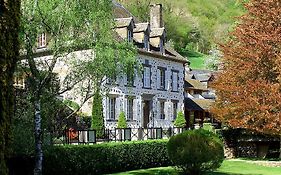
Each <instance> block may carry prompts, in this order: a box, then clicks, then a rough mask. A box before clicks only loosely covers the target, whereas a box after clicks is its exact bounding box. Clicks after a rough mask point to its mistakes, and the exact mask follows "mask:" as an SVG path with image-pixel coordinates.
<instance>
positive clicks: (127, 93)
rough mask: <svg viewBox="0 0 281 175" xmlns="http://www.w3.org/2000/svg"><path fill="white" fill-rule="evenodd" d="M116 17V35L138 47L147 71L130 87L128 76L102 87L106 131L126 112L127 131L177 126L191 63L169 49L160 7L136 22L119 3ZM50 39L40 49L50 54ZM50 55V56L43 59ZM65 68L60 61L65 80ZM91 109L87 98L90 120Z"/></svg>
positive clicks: (70, 94)
mask: <svg viewBox="0 0 281 175" xmlns="http://www.w3.org/2000/svg"><path fill="white" fill-rule="evenodd" d="M113 14H114V16H115V21H116V27H115V28H114V30H115V32H116V33H117V34H118V37H119V39H122V40H127V41H128V42H132V43H133V44H134V45H135V46H137V53H138V54H137V60H138V61H139V63H141V65H142V67H143V68H142V72H141V74H137V73H136V74H135V76H134V79H133V81H132V82H133V83H132V84H129V83H128V81H127V79H128V77H126V76H124V75H123V76H119V77H117V78H116V83H111V81H110V79H108V80H107V81H105V83H104V84H103V87H102V88H106V89H107V91H106V92H107V93H106V95H104V96H103V102H102V103H103V113H104V119H105V126H106V128H115V127H116V126H117V121H118V117H119V114H120V113H121V112H122V111H123V112H124V113H125V116H126V118H127V124H128V127H132V128H138V127H144V128H147V127H163V128H168V127H171V126H173V121H174V120H175V118H176V115H177V112H179V111H183V112H184V79H185V78H184V77H185V67H187V68H188V61H187V59H186V58H184V57H182V56H181V55H180V54H178V53H177V52H176V51H175V50H173V49H172V48H170V47H168V46H167V45H166V30H165V27H164V22H163V16H162V5H161V4H153V5H150V21H149V22H138V19H136V18H135V17H134V16H133V15H132V14H131V13H130V12H129V11H128V10H126V9H125V8H124V7H123V6H122V5H121V4H119V3H117V2H115V1H113ZM47 41H48V38H47V35H46V34H41V35H40V36H39V38H38V49H39V50H41V51H44V50H47V47H48V43H47ZM83 52H85V50H81V51H77V53H76V54H77V59H80V57H81V55H82V54H83ZM86 52H87V51H86ZM48 57H51V55H47V56H44V57H41V58H43V59H45V58H46V59H48ZM82 59H83V58H82ZM67 69H68V68H67V64H66V63H64V62H58V64H57V65H56V67H55V70H54V72H55V73H56V74H57V75H58V77H59V79H60V80H62V79H63V78H62V77H65V76H66V72H67ZM104 92H105V91H104ZM62 98H63V100H65V99H68V100H72V101H76V102H77V103H78V104H79V103H80V101H79V100H80V99H81V97H79V95H77V93H75V91H74V90H71V91H69V92H66V93H64V94H62ZM91 108H92V99H89V100H88V101H87V102H86V103H84V105H83V106H82V108H81V110H82V112H83V113H85V114H87V115H89V116H91V114H92V111H91Z"/></svg>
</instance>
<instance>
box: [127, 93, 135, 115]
mask: <svg viewBox="0 0 281 175" xmlns="http://www.w3.org/2000/svg"><path fill="white" fill-rule="evenodd" d="M133 102H134V100H133V99H132V98H128V99H127V120H133V106H134V105H133Z"/></svg>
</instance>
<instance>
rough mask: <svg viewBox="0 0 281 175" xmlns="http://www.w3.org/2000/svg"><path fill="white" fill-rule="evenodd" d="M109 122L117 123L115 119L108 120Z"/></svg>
mask: <svg viewBox="0 0 281 175" xmlns="http://www.w3.org/2000/svg"><path fill="white" fill-rule="evenodd" d="M106 121H107V122H117V120H115V119H106Z"/></svg>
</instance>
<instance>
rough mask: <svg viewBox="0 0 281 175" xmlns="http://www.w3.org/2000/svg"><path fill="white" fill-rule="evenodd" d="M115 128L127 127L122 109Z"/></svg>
mask: <svg viewBox="0 0 281 175" xmlns="http://www.w3.org/2000/svg"><path fill="white" fill-rule="evenodd" d="M117 128H127V121H126V116H125V113H124V111H122V112H121V113H120V115H119V118H118V123H117Z"/></svg>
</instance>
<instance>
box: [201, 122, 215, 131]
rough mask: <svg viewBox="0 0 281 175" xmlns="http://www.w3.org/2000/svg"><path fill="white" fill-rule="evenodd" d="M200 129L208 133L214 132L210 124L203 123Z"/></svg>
mask: <svg viewBox="0 0 281 175" xmlns="http://www.w3.org/2000/svg"><path fill="white" fill-rule="evenodd" d="M202 129H205V130H207V131H210V132H215V127H214V126H213V125H212V123H203V128H202Z"/></svg>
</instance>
